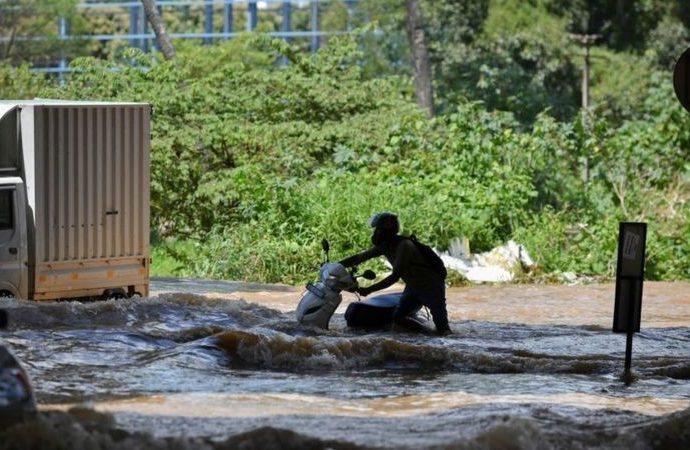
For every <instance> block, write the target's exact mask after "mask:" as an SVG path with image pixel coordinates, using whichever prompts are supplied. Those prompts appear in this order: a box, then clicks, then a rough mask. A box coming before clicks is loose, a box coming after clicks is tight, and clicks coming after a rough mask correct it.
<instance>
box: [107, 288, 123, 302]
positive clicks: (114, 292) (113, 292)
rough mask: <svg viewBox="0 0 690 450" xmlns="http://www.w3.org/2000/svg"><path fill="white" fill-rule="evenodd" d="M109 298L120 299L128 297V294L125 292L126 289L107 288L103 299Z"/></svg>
mask: <svg viewBox="0 0 690 450" xmlns="http://www.w3.org/2000/svg"><path fill="white" fill-rule="evenodd" d="M109 298H112V299H116V300H119V299H123V298H127V294H126V293H125V290H124V289H119V288H118V289H106V290H105V291H103V299H104V300H107V299H109Z"/></svg>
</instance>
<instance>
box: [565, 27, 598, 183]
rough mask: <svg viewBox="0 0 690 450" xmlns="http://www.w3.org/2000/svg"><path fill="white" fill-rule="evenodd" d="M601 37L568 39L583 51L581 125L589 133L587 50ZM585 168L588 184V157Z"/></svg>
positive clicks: (588, 66) (581, 35)
mask: <svg viewBox="0 0 690 450" xmlns="http://www.w3.org/2000/svg"><path fill="white" fill-rule="evenodd" d="M600 37H601V35H600V34H571V35H570V39H572V40H574V41H575V42H577V43H578V44H580V45H581V46H582V47H584V49H585V54H584V57H585V61H584V65H583V66H582V124H583V126H584V127H585V130H587V131H589V129H590V127H589V84H590V83H589V68H590V54H589V48H590V47H591V46H592V45H593V44H594V43H595V42H596V40H597V39H599V38H600ZM584 164H585V167H584V174H583V179H584V181H585V183H589V178H590V174H589V170H590V168H589V155H585V162H584Z"/></svg>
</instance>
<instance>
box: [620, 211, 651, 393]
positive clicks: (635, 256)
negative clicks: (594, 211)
mask: <svg viewBox="0 0 690 450" xmlns="http://www.w3.org/2000/svg"><path fill="white" fill-rule="evenodd" d="M646 240H647V224H646V223H637V222H621V223H620V226H619V230H618V263H617V266H616V294H615V298H616V304H615V308H614V311H613V332H614V333H627V335H628V337H627V340H626V343H625V373H624V374H623V381H625V383H626V384H630V383H631V382H632V375H631V373H630V366H631V360H632V340H633V333H636V332H639V331H640V317H641V313H642V283H643V281H644V261H645V244H646Z"/></svg>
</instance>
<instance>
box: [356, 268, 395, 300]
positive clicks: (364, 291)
mask: <svg viewBox="0 0 690 450" xmlns="http://www.w3.org/2000/svg"><path fill="white" fill-rule="evenodd" d="M399 279H400V277H399V276H398V275H396V274H395V272H393V273H391V274H390V275H388V276H387V277H386V278H384V279H383V280H381V281H379V282H378V283H374V284H372V285H371V286H368V287H361V288H358V289H357V292H359V294H360V295H362V296H364V297H366V296H367V295H369V294H371V293H372V292H376V291H380V290H381V289H386V288H387V287H391V286H393V285H394V284H395V283H396V282H397V281H398V280H399Z"/></svg>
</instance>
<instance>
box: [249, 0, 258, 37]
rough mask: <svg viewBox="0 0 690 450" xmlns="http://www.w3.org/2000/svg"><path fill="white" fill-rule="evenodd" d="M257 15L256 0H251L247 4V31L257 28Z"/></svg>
mask: <svg viewBox="0 0 690 450" xmlns="http://www.w3.org/2000/svg"><path fill="white" fill-rule="evenodd" d="M257 16H258V10H257V7H256V0H250V1H249V3H248V4H247V31H254V30H255V29H256V24H257V22H258V21H257Z"/></svg>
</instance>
